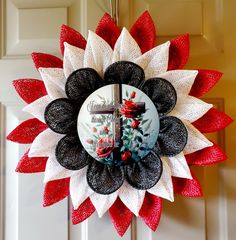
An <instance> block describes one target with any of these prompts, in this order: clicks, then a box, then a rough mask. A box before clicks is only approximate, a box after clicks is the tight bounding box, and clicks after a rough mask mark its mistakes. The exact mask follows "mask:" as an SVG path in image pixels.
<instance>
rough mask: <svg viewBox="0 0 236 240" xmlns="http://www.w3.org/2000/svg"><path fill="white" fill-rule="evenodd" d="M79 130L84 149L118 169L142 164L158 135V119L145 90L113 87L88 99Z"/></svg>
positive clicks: (125, 86)
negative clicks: (136, 163)
mask: <svg viewBox="0 0 236 240" xmlns="http://www.w3.org/2000/svg"><path fill="white" fill-rule="evenodd" d="M77 128H78V134H79V138H80V140H81V143H82V145H83V147H84V148H85V149H86V151H87V152H88V153H89V154H90V155H91V156H92V157H93V158H94V159H96V160H97V161H99V162H101V163H103V164H108V165H116V166H119V165H122V164H128V163H131V162H133V161H139V160H141V159H142V158H144V157H145V156H147V154H148V153H149V152H150V151H151V150H152V148H153V147H154V145H155V143H156V141H157V137H158V133H159V116H158V112H157V110H156V107H155V105H154V104H153V102H152V101H151V99H150V98H149V97H148V96H147V95H146V94H144V93H143V92H142V91H140V90H139V89H137V88H135V87H132V86H129V85H124V84H122V85H119V84H113V85H108V86H105V87H102V88H100V89H98V90H97V91H95V92H93V93H92V94H91V95H90V96H89V97H88V98H87V99H86V100H85V102H84V104H83V105H82V107H81V109H80V112H79V116H78V124H77Z"/></svg>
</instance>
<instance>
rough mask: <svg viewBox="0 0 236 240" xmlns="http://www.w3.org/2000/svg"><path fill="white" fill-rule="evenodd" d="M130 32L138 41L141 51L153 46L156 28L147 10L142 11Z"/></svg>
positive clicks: (143, 51)
mask: <svg viewBox="0 0 236 240" xmlns="http://www.w3.org/2000/svg"><path fill="white" fill-rule="evenodd" d="M130 33H131V35H132V36H133V38H134V39H135V41H136V42H137V43H138V45H139V47H140V49H141V51H142V53H145V52H147V51H148V50H150V49H152V48H153V47H154V46H155V41H156V29H155V24H154V22H153V20H152V17H151V15H150V14H149V12H148V11H145V12H143V14H142V15H141V16H140V17H139V18H138V19H137V20H136V22H135V23H134V24H133V26H132V27H131V29H130Z"/></svg>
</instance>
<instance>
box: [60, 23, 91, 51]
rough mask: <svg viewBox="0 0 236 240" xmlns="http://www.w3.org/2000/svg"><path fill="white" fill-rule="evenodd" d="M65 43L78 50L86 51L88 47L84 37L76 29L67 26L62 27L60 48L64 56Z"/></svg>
mask: <svg viewBox="0 0 236 240" xmlns="http://www.w3.org/2000/svg"><path fill="white" fill-rule="evenodd" d="M64 42H67V43H69V44H70V45H73V46H75V47H78V48H82V49H85V47H86V43H87V42H86V40H85V39H84V37H83V36H82V35H81V34H80V33H79V32H77V31H76V30H75V29H73V28H71V27H68V26H66V25H62V26H61V35H60V48H61V53H62V55H63V54H64V50H65V47H64Z"/></svg>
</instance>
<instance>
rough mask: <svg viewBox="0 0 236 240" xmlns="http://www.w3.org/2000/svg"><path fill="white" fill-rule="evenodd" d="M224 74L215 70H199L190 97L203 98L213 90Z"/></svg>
mask: <svg viewBox="0 0 236 240" xmlns="http://www.w3.org/2000/svg"><path fill="white" fill-rule="evenodd" d="M222 75H223V74H222V73H221V72H218V71H214V70H198V75H197V77H196V79H195V81H194V84H193V86H192V89H191V91H190V93H189V94H190V95H192V96H195V97H201V96H203V95H204V94H206V93H207V92H209V91H210V90H211V88H213V87H214V86H215V84H216V83H217V82H218V81H219V80H220V78H221V77H222Z"/></svg>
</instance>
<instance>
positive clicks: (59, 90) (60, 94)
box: [39, 68, 66, 99]
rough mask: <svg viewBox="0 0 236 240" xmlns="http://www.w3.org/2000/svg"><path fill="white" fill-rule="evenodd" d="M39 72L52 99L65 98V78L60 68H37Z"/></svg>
mask: <svg viewBox="0 0 236 240" xmlns="http://www.w3.org/2000/svg"><path fill="white" fill-rule="evenodd" d="M39 72H40V74H41V77H42V79H43V81H44V84H45V87H46V89H47V92H48V95H49V96H50V97H51V98H52V99H57V98H66V93H65V84H66V78H65V75H64V71H63V69H62V68H39Z"/></svg>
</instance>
